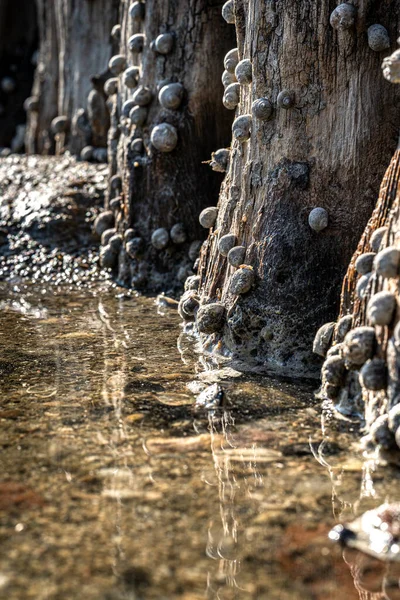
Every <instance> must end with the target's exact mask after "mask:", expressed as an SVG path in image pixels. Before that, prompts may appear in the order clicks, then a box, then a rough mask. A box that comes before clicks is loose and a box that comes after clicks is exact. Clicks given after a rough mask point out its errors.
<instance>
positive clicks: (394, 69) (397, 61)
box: [382, 50, 400, 83]
mask: <svg viewBox="0 0 400 600" xmlns="http://www.w3.org/2000/svg"><path fill="white" fill-rule="evenodd" d="M382 69H383V76H384V78H385V79H387V80H388V81H390V82H391V83H400V50H396V51H395V52H393V54H391V55H390V56H388V57H387V58H385V59H384V61H383V63H382Z"/></svg>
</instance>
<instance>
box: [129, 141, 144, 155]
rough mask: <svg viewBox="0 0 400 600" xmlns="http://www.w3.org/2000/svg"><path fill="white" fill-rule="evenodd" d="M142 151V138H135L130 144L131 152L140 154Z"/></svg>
mask: <svg viewBox="0 0 400 600" xmlns="http://www.w3.org/2000/svg"><path fill="white" fill-rule="evenodd" d="M143 150H144V144H143V140H142V138H136V139H134V140H132V142H131V152H133V153H134V154H142V153H143Z"/></svg>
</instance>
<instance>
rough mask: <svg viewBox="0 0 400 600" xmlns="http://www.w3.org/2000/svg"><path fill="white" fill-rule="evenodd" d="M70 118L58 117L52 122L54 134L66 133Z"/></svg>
mask: <svg viewBox="0 0 400 600" xmlns="http://www.w3.org/2000/svg"><path fill="white" fill-rule="evenodd" d="M68 123H69V122H68V118H67V117H66V116H64V115H62V116H60V117H56V118H55V119H53V120H52V122H51V131H52V132H53V133H54V134H58V133H65V132H66V131H67V129H68Z"/></svg>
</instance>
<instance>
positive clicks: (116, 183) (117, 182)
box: [110, 175, 122, 191]
mask: <svg viewBox="0 0 400 600" xmlns="http://www.w3.org/2000/svg"><path fill="white" fill-rule="evenodd" d="M121 188H122V179H121V177H120V176H119V175H113V176H112V177H111V179H110V189H112V190H113V191H115V190H121Z"/></svg>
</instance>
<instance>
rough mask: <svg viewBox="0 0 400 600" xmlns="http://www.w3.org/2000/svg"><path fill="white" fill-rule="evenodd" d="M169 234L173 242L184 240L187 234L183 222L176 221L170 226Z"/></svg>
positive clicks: (181, 242)
mask: <svg viewBox="0 0 400 600" xmlns="http://www.w3.org/2000/svg"><path fill="white" fill-rule="evenodd" d="M170 236H171V240H172V241H173V243H174V244H183V243H184V242H186V239H187V235H186V231H185V227H184V225H183V223H176V225H174V226H173V227H171V231H170Z"/></svg>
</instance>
